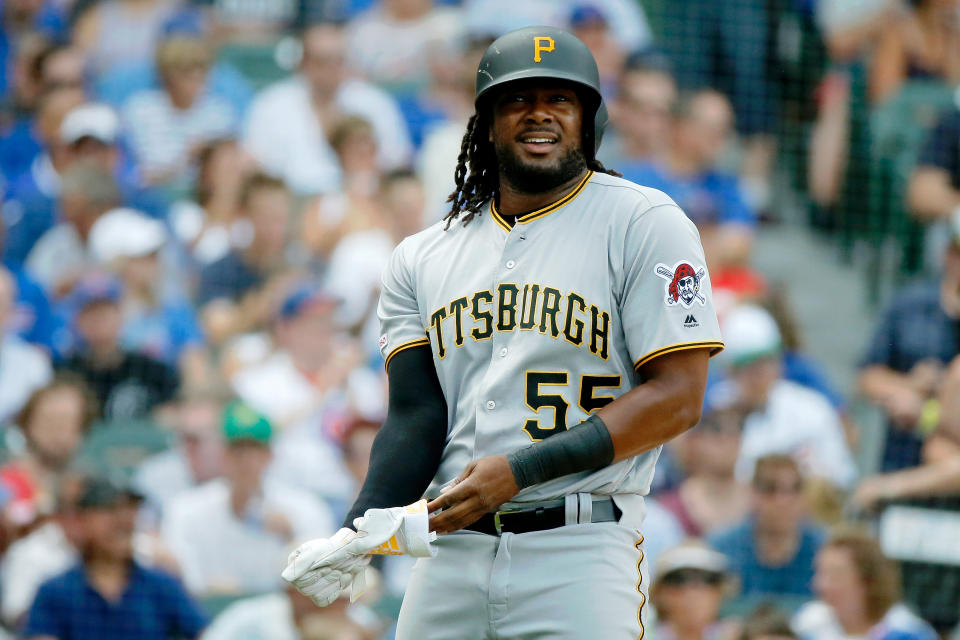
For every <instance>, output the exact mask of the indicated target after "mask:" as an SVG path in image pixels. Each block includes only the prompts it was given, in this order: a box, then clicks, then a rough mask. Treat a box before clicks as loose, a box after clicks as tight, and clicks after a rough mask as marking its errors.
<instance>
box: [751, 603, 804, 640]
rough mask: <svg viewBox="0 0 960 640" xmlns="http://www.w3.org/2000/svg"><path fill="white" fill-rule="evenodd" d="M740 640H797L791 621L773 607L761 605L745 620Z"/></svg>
mask: <svg viewBox="0 0 960 640" xmlns="http://www.w3.org/2000/svg"><path fill="white" fill-rule="evenodd" d="M739 640H797V636H796V635H795V634H794V633H793V629H791V628H790V619H789V618H788V617H787V616H786V615H785V614H783V613H782V612H780V611H779V610H777V608H776V607H775V606H773V605H760V606H758V607H757V608H756V609H754V610H753V611H751V612H750V614H749V615H747V616H746V617H745V618H744V620H743V631H742V633H741V634H740V638H739Z"/></svg>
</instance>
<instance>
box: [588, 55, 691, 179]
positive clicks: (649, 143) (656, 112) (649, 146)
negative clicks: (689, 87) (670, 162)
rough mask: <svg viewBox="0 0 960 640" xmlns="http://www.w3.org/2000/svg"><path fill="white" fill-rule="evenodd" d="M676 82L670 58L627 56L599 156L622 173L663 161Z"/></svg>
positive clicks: (668, 135) (668, 141)
mask: <svg viewBox="0 0 960 640" xmlns="http://www.w3.org/2000/svg"><path fill="white" fill-rule="evenodd" d="M676 99H677V84H676V81H675V80H674V78H673V69H672V65H671V63H670V61H669V60H668V59H667V58H666V56H664V55H663V54H662V53H659V52H657V51H649V52H641V53H638V54H634V55H632V56H630V57H629V58H627V61H626V64H625V67H624V69H623V72H622V73H621V74H620V77H619V81H618V83H617V93H616V97H615V98H614V99H613V100H612V101H611V103H610V119H611V122H612V123H613V131H610V132H607V133H606V134H604V142H603V147H601V151H600V155H601V156H602V157H603V158H604V162H605V163H607V165H608V166H611V167H615V168H616V169H617V170H618V171H621V172H624V174H625V175H629V174H632V173H633V172H634V171H636V170H637V168H635V167H634V165H635V164H639V165H640V167H643V166H646V165H647V164H649V163H651V162H656V161H662V160H663V156H664V154H665V153H666V152H667V150H668V149H669V146H670V137H671V131H672V114H673V107H674V103H675V102H676Z"/></svg>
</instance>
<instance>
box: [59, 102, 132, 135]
mask: <svg viewBox="0 0 960 640" xmlns="http://www.w3.org/2000/svg"><path fill="white" fill-rule="evenodd" d="M119 134H120V119H119V118H118V117H117V114H116V112H115V111H114V110H113V109H112V108H111V107H110V106H108V105H105V104H103V103H99V102H87V103H84V104H81V105H79V106H76V107H74V108H73V109H71V110H70V111H69V112H68V113H67V115H66V116H64V118H63V122H61V123H60V141H61V142H63V143H64V144H73V143H74V142H77V141H78V140H80V139H81V138H87V137H89V138H95V139H97V140H99V141H100V142H103V143H104V144H113V143H114V142H116V141H117V136H118V135H119Z"/></svg>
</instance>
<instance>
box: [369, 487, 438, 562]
mask: <svg viewBox="0 0 960 640" xmlns="http://www.w3.org/2000/svg"><path fill="white" fill-rule="evenodd" d="M429 515H430V514H428V513H427V501H426V500H419V501H418V502H414V503H413V504H410V505H407V506H405V507H391V508H389V509H367V510H366V512H364V514H363V517H360V518H355V519H354V520H353V526H354V527H356V529H357V538H356V540H355V541H354V542H353V543H351V545H352V546H353V548H354V549H356V550H358V551H360V550H363V552H366V553H370V554H372V555H388V556H400V555H409V556H413V557H415V558H432V557H434V556H435V555H437V548H436V547H435V546H434V545H433V544H431V543H432V542H434V541H435V540H436V539H437V534H436V533H434V532H432V531H430V527H429V519H430V518H429Z"/></svg>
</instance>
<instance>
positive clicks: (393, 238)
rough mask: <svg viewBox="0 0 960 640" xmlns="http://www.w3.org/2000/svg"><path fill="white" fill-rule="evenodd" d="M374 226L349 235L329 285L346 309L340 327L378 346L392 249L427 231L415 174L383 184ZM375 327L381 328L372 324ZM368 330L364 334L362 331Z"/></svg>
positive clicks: (335, 257) (395, 175)
mask: <svg viewBox="0 0 960 640" xmlns="http://www.w3.org/2000/svg"><path fill="white" fill-rule="evenodd" d="M377 200H378V202H379V204H380V206H379V208H378V209H377V210H376V211H375V217H374V218H373V220H372V221H371V222H372V223H373V224H372V225H371V227H370V228H368V229H360V230H356V231H354V232H353V233H349V234H347V235H345V236H344V237H343V238H342V239H341V240H340V242H339V243H338V244H337V247H336V249H334V251H333V254H332V255H331V256H330V262H329V265H328V266H327V278H326V284H327V287H328V288H329V289H330V291H331V292H332V293H333V294H334V295H336V296H337V297H339V298H340V299H341V300H342V301H343V304H342V305H341V307H340V309H339V312H338V319H339V323H340V325H341V326H343V327H346V328H350V329H353V330H354V331H355V332H356V333H361V335H363V336H364V337H365V338H366V339H367V341H366V344H373V342H374V341H376V339H377V338H379V335H380V334H379V331H378V328H377V327H376V326H369V325H370V324H371V322H370V321H371V320H372V318H373V317H374V316H375V315H376V303H377V299H378V297H379V294H380V274H381V273H382V272H383V269H384V268H386V266H387V262H388V261H389V259H390V254H391V253H392V251H393V248H394V247H396V246H397V245H398V244H400V241H401V240H403V239H404V238H406V237H407V236H412V235H413V234H415V233H417V232H418V231H421V230H422V229H423V218H424V210H425V209H426V197H425V194H424V188H423V185H422V184H421V183H420V180H419V179H418V178H417V176H416V175H415V174H414V173H413V172H411V171H405V170H400V171H394V172H392V173H390V174H388V175H387V176H385V177H384V178H383V180H382V182H381V186H380V190H379V194H378V197H377ZM372 324H373V325H376V323H372ZM364 328H366V329H369V331H366V332H363V329H364Z"/></svg>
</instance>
